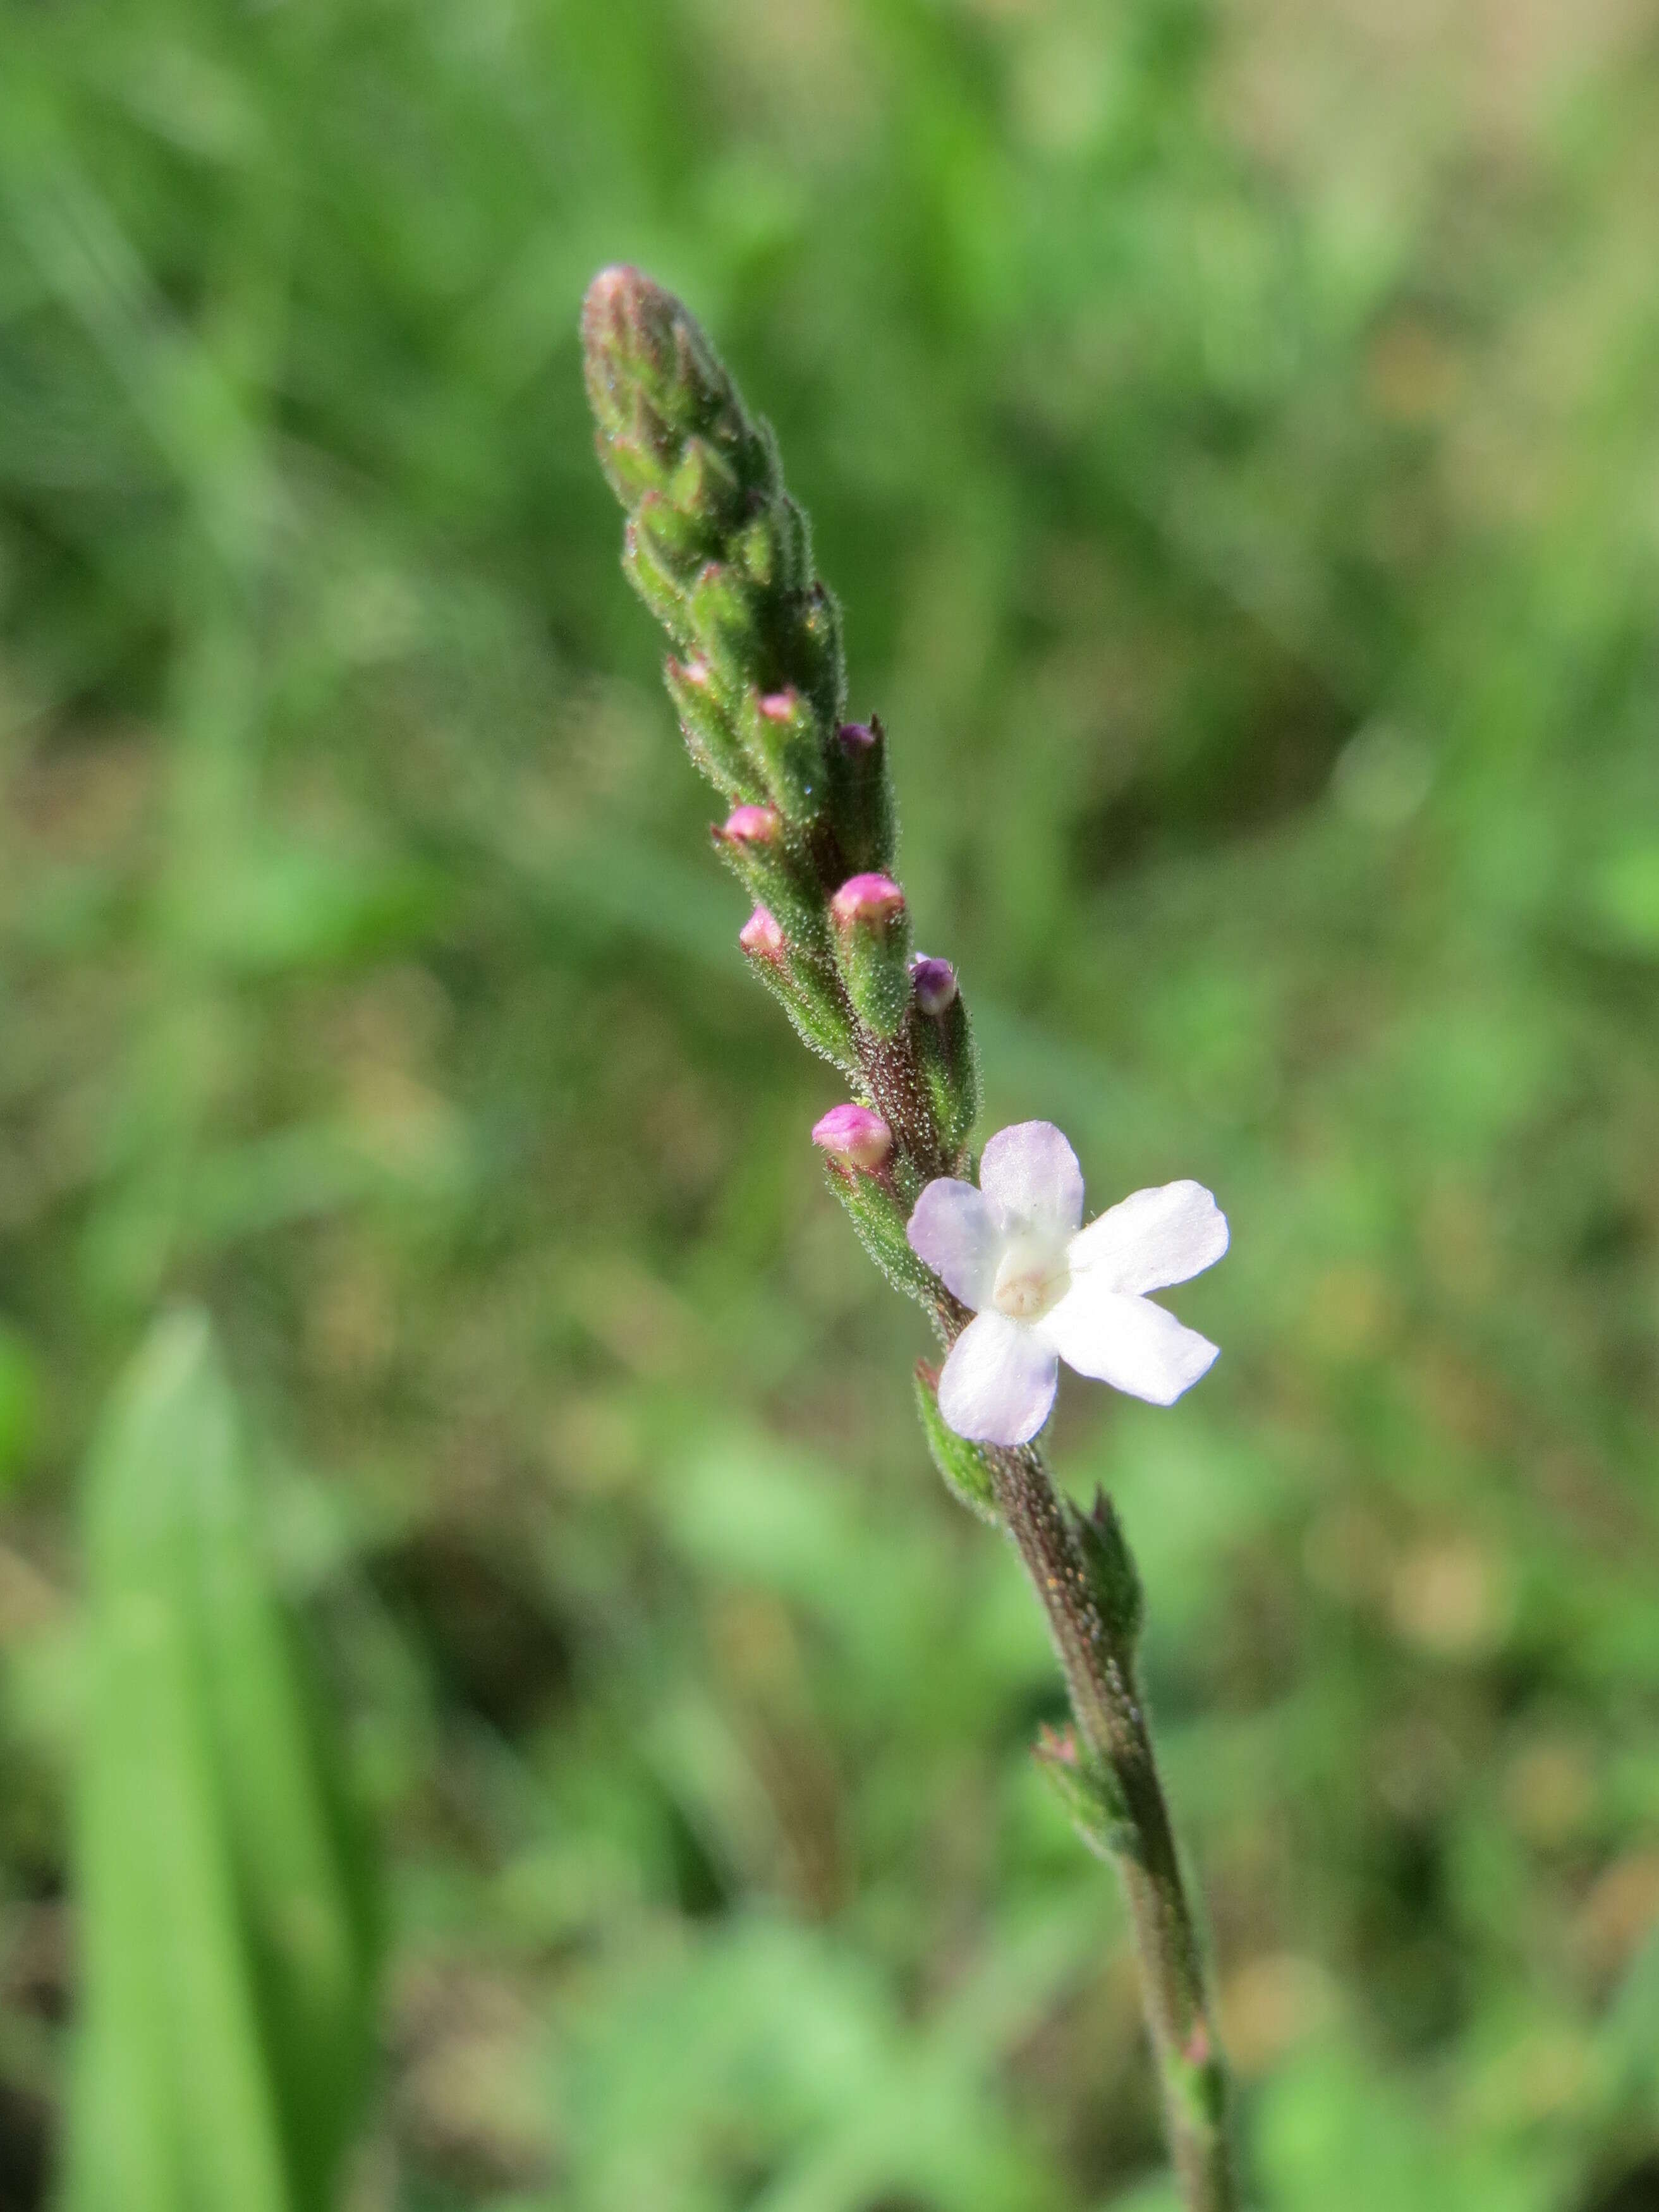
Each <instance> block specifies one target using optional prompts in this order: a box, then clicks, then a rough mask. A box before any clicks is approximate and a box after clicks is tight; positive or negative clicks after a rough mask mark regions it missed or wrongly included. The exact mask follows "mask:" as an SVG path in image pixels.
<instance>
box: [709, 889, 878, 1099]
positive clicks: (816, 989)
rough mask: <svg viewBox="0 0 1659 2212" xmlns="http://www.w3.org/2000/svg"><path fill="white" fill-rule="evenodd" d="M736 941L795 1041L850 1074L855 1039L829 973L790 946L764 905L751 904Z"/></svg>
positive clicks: (854, 1068) (855, 1055)
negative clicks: (752, 907)
mask: <svg viewBox="0 0 1659 2212" xmlns="http://www.w3.org/2000/svg"><path fill="white" fill-rule="evenodd" d="M738 944H739V945H741V946H742V947H743V950H744V954H745V955H746V956H747V958H748V961H749V964H750V967H751V968H752V969H754V971H755V973H756V975H758V976H759V977H760V979H761V981H762V982H763V983H764V984H765V986H766V987H767V989H768V990H769V991H770V992H771V994H772V995H773V997H774V998H775V999H776V1000H777V1001H778V1003H779V1005H780V1006H781V1007H782V1008H783V1011H784V1012H785V1013H787V1015H788V1017H789V1019H790V1022H791V1023H792V1024H793V1028H794V1031H795V1034H796V1036H798V1037H799V1039H800V1041H801V1042H802V1043H803V1044H804V1045H806V1046H807V1047H809V1048H810V1049H811V1051H813V1052H816V1053H821V1054H823V1057H824V1059H825V1060H830V1061H832V1062H833V1063H834V1065H835V1066H837V1067H839V1068H840V1069H842V1072H843V1073H846V1074H848V1075H854V1076H856V1075H857V1074H858V1073H859V1060H858V1045H857V1041H856V1040H855V1038H854V1035H853V1027H852V1024H851V1022H850V1021H849V1020H848V1014H847V1005H846V1001H845V1000H844V999H843V998H842V994H841V990H840V987H839V986H838V985H837V983H836V976H835V971H834V970H833V969H831V968H829V966H827V965H826V964H825V963H823V961H822V960H819V959H817V958H815V957H813V956H812V955H811V953H810V952H806V951H802V950H801V949H800V948H799V946H796V945H791V943H790V942H789V940H788V939H787V937H786V936H785V935H784V933H783V930H782V928H781V926H780V924H779V922H778V920H777V917H776V915H774V914H773V913H772V912H771V910H770V909H769V908H767V907H764V906H757V908H755V911H754V912H753V913H752V914H751V915H750V917H749V919H748V921H746V922H744V926H743V927H742V928H741V929H740V930H739V931H738Z"/></svg>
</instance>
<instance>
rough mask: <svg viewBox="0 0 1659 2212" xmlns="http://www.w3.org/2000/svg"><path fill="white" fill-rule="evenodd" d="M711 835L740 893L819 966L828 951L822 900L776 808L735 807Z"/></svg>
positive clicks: (804, 861) (814, 881)
mask: <svg viewBox="0 0 1659 2212" xmlns="http://www.w3.org/2000/svg"><path fill="white" fill-rule="evenodd" d="M709 834H710V835H711V836H712V837H713V839H714V849H715V850H716V851H717V852H718V853H719V854H720V858H721V859H722V860H724V861H725V862H726V866H728V867H729V868H730V869H731V870H732V872H733V874H734V875H736V877H737V878H738V881H739V882H740V883H741V884H743V885H744V889H745V890H748V891H749V892H750V893H751V894H752V896H754V897H755V898H756V899H757V901H758V902H759V903H760V904H761V905H762V906H763V907H765V908H767V909H768V910H769V912H770V913H772V914H773V915H775V916H776V917H777V920H778V921H779V922H780V924H781V927H782V929H783V933H784V936H785V938H786V939H787V941H788V943H789V944H790V945H791V946H792V947H794V948H797V949H799V948H802V947H805V948H806V949H808V950H810V951H812V952H814V953H815V954H816V955H817V958H818V959H819V961H820V962H823V960H824V958H825V956H826V955H827V953H828V951H829V944H828V939H827V936H826V933H825V930H824V922H823V893H822V892H821V891H820V890H819V889H818V886H817V879H816V878H815V877H814V876H813V874H812V872H811V866H809V864H808V862H807V860H806V857H805V854H803V852H802V851H801V849H800V847H799V843H798V842H796V841H795V840H794V839H793V838H791V837H790V836H789V835H788V832H787V828H786V826H785V823H784V821H783V818H782V817H781V815H780V814H779V812H778V811H777V809H776V807H775V806H738V807H734V808H733V809H732V812H731V813H730V814H729V815H728V816H727V817H726V820H725V821H724V822H722V823H717V824H715V825H714V828H713V829H711V831H710V833H709Z"/></svg>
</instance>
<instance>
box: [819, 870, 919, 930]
mask: <svg viewBox="0 0 1659 2212" xmlns="http://www.w3.org/2000/svg"><path fill="white" fill-rule="evenodd" d="M829 911H830V912H831V913H832V914H833V915H835V917H836V921H837V922H842V923H854V922H887V921H891V920H892V918H893V916H894V915H897V914H902V913H903V911H904V893H903V892H902V890H900V889H899V886H898V885H897V884H896V883H895V882H894V881H893V878H891V877H890V876H879V875H873V874H872V875H862V876H849V877H848V879H847V881H846V882H845V883H844V884H842V887H841V889H840V890H838V891H837V892H836V895H835V896H834V897H833V898H832V899H831V900H830V902H829Z"/></svg>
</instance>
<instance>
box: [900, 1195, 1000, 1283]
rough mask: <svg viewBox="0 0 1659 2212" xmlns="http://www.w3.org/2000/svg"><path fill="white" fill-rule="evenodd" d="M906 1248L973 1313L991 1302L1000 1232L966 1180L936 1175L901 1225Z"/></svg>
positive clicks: (983, 1201)
mask: <svg viewBox="0 0 1659 2212" xmlns="http://www.w3.org/2000/svg"><path fill="white" fill-rule="evenodd" d="M904 1233H905V1235H906V1236H907V1237H908V1238H909V1240H910V1249H911V1250H912V1251H913V1252H914V1253H915V1255H916V1256H917V1257H918V1258H919V1259H921V1260H923V1261H926V1262H927V1266H928V1267H931V1268H932V1269H933V1273H935V1274H936V1275H939V1276H940V1277H942V1278H943V1279H944V1282H945V1288H946V1289H947V1290H950V1291H955V1293H956V1295H957V1297H959V1298H960V1299H961V1300H962V1303H963V1305H965V1306H972V1307H973V1309H974V1310H975V1313H977V1312H978V1310H979V1309H980V1308H981V1306H987V1305H989V1304H990V1303H991V1290H992V1285H994V1283H995V1281H996V1279H997V1262H998V1261H1000V1259H1001V1257H1002V1246H1003V1241H1004V1240H1003V1237H1002V1232H1001V1231H1000V1229H999V1228H998V1226H997V1223H996V1219H995V1218H994V1215H993V1213H992V1212H991V1209H990V1207H989V1206H987V1204H986V1202H985V1200H984V1198H983V1197H982V1195H981V1194H980V1192H978V1191H976V1190H975V1188H974V1186H973V1185H972V1183H970V1182H957V1179H956V1177H955V1176H936V1177H935V1178H934V1180H933V1182H930V1183H929V1184H928V1186H927V1188H926V1189H925V1190H924V1191H923V1192H922V1194H921V1197H920V1198H919V1199H918V1200H916V1203H915V1210H914V1212H912V1213H911V1216H910V1218H909V1221H908V1224H907V1225H906V1227H905V1231H904Z"/></svg>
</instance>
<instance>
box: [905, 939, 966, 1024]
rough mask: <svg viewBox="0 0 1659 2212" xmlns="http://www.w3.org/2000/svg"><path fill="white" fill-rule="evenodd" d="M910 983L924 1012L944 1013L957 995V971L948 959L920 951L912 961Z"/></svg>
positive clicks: (917, 1002)
mask: <svg viewBox="0 0 1659 2212" xmlns="http://www.w3.org/2000/svg"><path fill="white" fill-rule="evenodd" d="M910 983H911V987H912V988H913V989H914V990H915V994H916V1004H917V1005H918V1006H920V1007H921V1011H922V1012H923V1013H924V1014H942V1013H943V1012H945V1008H946V1007H947V1006H949V1005H950V1003H951V1000H952V999H954V998H955V997H956V995H957V971H956V969H954V968H953V967H952V966H951V963H950V962H949V961H948V960H930V959H929V958H928V957H927V954H926V953H925V952H924V953H918V955H917V956H916V957H915V959H914V960H913V961H912V962H911V963H910Z"/></svg>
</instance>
